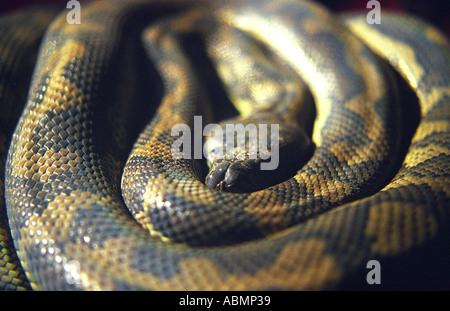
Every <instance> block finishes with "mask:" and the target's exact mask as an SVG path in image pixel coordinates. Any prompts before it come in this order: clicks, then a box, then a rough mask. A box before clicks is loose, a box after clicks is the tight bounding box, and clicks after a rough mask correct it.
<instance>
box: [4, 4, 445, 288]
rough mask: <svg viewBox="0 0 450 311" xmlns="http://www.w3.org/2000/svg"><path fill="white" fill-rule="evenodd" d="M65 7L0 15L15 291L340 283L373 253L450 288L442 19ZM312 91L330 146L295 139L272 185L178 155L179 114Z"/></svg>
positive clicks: (384, 264) (320, 133)
mask: <svg viewBox="0 0 450 311" xmlns="http://www.w3.org/2000/svg"><path fill="white" fill-rule="evenodd" d="M200 3H201V5H199V4H200ZM55 14H56V13H54V12H53V10H50V9H36V10H33V11H26V12H21V13H16V14H12V15H9V16H4V17H2V18H1V19H0V31H1V40H0V63H1V67H0V78H1V80H0V87H1V89H0V101H1V103H0V105H1V109H2V116H1V117H0V121H1V128H0V130H1V132H0V154H1V159H0V160H1V161H0V164H1V168H0V173H1V176H2V177H1V179H0V180H1V181H2V183H3V175H4V177H5V178H4V191H5V192H4V198H5V202H3V194H1V197H2V201H0V202H1V203H0V204H2V205H1V206H0V208H1V212H0V213H1V214H0V217H1V226H2V227H1V231H0V238H1V239H0V242H1V256H2V257H1V258H0V289H35V290H55V289H61V290H75V289H85V290H131V289H138V290H139V289H140V290H143V289H144V290H147V289H156V290H256V289H282V290H283V289H295V290H302V289H306V290H311V289H313V290H321V289H339V288H346V286H350V287H352V286H356V287H357V286H359V285H364V284H367V283H366V278H365V275H366V273H367V272H368V270H367V269H366V264H367V262H369V261H370V260H378V261H379V262H380V263H381V269H382V270H381V271H382V273H383V274H382V283H383V284H386V283H387V285H388V286H389V277H390V276H389V273H388V272H385V271H390V273H392V274H395V273H396V272H395V271H396V270H392V269H391V270H389V267H402V266H403V267H406V268H408V267H411V263H414V262H415V261H416V260H417V261H418V262H419V266H417V265H416V266H414V265H413V267H416V268H417V267H421V266H420V264H425V266H426V268H424V269H416V270H413V271H411V270H408V271H407V272H406V273H404V274H403V276H405V275H414V273H417V275H418V276H417V278H416V279H413V280H414V282H417V283H420V282H421V278H422V277H423V276H424V275H426V276H429V275H428V274H427V273H428V272H429V273H430V275H431V276H432V278H433V281H435V282H436V283H433V284H441V285H442V284H447V285H448V283H449V282H448V279H444V280H438V278H435V276H436V275H438V276H441V277H443V278H445V277H446V276H448V275H446V274H444V273H443V274H441V275H440V274H439V273H440V272H441V271H438V272H437V273H436V271H434V272H433V271H428V270H427V269H429V268H432V267H433V266H435V262H438V261H439V258H437V257H439V254H441V253H443V254H448V244H446V243H448V241H449V232H448V226H449V207H450V206H449V197H450V185H449V181H450V180H449V173H450V167H449V148H450V146H449V142H450V126H449V124H450V123H449V122H450V109H449V95H450V92H449V91H450V88H449V86H450V85H449V84H450V80H449V79H450V78H449V77H450V75H449V72H450V71H449V65H450V62H449V60H450V52H449V51H450V49H449V44H448V43H447V41H446V38H445V37H444V35H442V34H441V33H439V32H438V31H437V30H436V29H434V28H433V27H431V26H430V25H428V24H426V23H424V22H422V21H420V20H418V19H416V18H413V17H409V16H404V15H394V14H389V13H387V12H382V17H381V24H374V25H369V24H368V23H367V21H366V18H365V17H366V16H365V15H363V16H358V15H355V16H338V15H334V14H333V13H330V12H328V11H327V10H326V9H325V8H323V7H321V6H320V5H318V4H315V3H312V2H307V1H304V2H303V1H293V0H283V1H268V0H260V1H257V0H251V1H245V2H244V1H242V2H238V1H231V2H227V3H224V2H220V1H217V2H214V1H206V2H203V1H202V2H199V1H197V2H195V1H141V0H133V1H118V0H117V1H94V2H92V3H89V4H87V3H82V5H81V14H80V16H81V24H69V23H68V22H67V20H66V14H67V11H66V12H62V13H61V14H59V15H57V17H56V18H54V16H55ZM44 31H45V34H44ZM42 36H43V39H42V44H40V40H41V37H42ZM202 51H204V52H202ZM203 53H204V55H203ZM252 53H254V55H255V57H254V58H252ZM36 55H38V56H37V60H36V65H34V61H35V57H36ZM209 57H211V59H212V60H208V59H209ZM212 63H215V64H212ZM210 65H211V66H210ZM214 66H216V67H214ZM211 67H214V68H217V71H211V70H210V69H211ZM392 69H394V70H395V71H394V70H392ZM30 79H31V80H30ZM216 80H220V81H224V82H220V81H219V82H218V81H216ZM225 93H227V94H229V95H224V94H225ZM404 96H406V97H404ZM308 100H309V101H310V102H312V104H313V105H314V107H315V113H316V119H315V120H314V125H311V126H310V127H311V128H310V129H308V126H306V128H307V129H306V132H307V134H306V136H310V137H311V139H312V142H313V143H314V146H315V147H314V150H313V152H312V153H311V154H309V155H307V158H306V160H305V163H300V161H301V160H302V159H300V158H303V156H300V154H299V153H301V151H299V150H296V149H294V150H295V151H294V152H292V151H290V152H289V151H288V158H289V159H293V162H292V163H293V164H289V166H290V167H293V168H294V172H293V173H292V174H291V175H290V176H288V177H287V178H286V179H285V180H282V181H277V182H276V184H273V185H269V186H267V187H264V189H259V190H256V191H252V192H248V193H247V192H239V191H234V192H233V191H232V192H230V191H222V190H216V189H210V188H209V187H207V186H206V185H205V176H206V173H205V170H204V168H203V166H202V163H201V162H202V161H200V160H196V159H175V158H174V157H173V156H172V153H171V145H172V144H173V143H174V141H175V140H176V139H177V138H178V137H177V136H172V135H171V129H172V128H173V126H174V125H176V124H186V125H188V126H189V127H190V128H194V126H195V125H194V124H193V117H194V116H195V115H202V116H204V120H205V121H204V125H206V124H207V123H208V122H212V121H215V120H214V119H209V117H208V115H210V114H209V113H206V112H205V111H207V110H212V111H213V112H214V113H217V111H216V110H217V109H221V107H224V106H227V105H228V103H229V101H235V102H241V103H242V106H243V107H244V108H242V111H243V112H244V114H245V116H247V117H248V116H250V117H251V116H252V115H253V113H254V112H253V110H252V109H253V108H252V104H256V106H258V107H259V108H261V107H262V108H261V109H263V110H264V109H269V110H268V111H269V112H271V113H269V114H268V115H269V117H273V115H278V116H280V117H279V118H278V119H277V120H284V121H286V120H288V121H289V122H290V120H291V119H303V121H302V122H306V123H307V122H309V121H308V120H311V117H308V118H305V117H304V116H305V115H306V114H307V113H306V112H305V110H304V109H305V108H304V107H306V106H307V105H306V106H305V103H306V102H308ZM311 100H312V101H311ZM207 102H211V103H212V105H211V107H210V106H208V105H207V104H206V103H207ZM249 103H250V104H249ZM23 105H24V107H23V111H21V109H22V106H23ZM208 107H210V108H208ZM239 109H241V108H239ZM271 109H272V110H271ZM277 109H278V110H277ZM225 113H226V112H225ZM19 114H20V119H18V122H17V118H18V116H19ZM308 115H309V114H308ZM266 116H267V114H266ZM239 120H242V119H239ZM263 120H265V119H264V118H263ZM148 121H150V123H149V125H147V126H145V125H144V124H146V122H148ZM270 122H272V123H276V122H278V121H269V123H270ZM16 124H17V125H16ZM405 124H406V125H405ZM142 129H143V131H142V133H141V134H138V133H139V132H140V131H141V130H142ZM136 138H137V140H136ZM134 141H136V143H135V144H134ZM10 142H11V144H10ZM133 144H134V145H133ZM8 146H9V149H8ZM130 150H132V153H131V155H129V154H130ZM6 157H7V159H6ZM283 161H284V160H283ZM302 161H303V160H302ZM199 163H200V164H199ZM297 166H299V167H297ZM3 169H4V171H3ZM122 171H123V180H122ZM275 174H276V173H275V172H274V173H273V178H274V179H273V180H275ZM241 177H242V176H240V178H241ZM271 178H272V176H270V174H269V177H265V178H261V179H265V180H267V179H271ZM265 180H264V181H265ZM245 184H246V181H245V179H244V183H243V185H245ZM121 186H122V188H123V190H121ZM1 189H2V190H3V185H2V187H1ZM122 192H123V197H122ZM125 202H126V203H127V204H128V207H129V210H128V209H127V208H126V207H125ZM4 203H5V204H4ZM3 204H4V205H5V206H3ZM6 213H7V218H6ZM8 222H9V223H8ZM430 248H431V249H432V251H430ZM14 249H15V250H16V251H15V250H14ZM435 250H437V252H436V251H435ZM445 250H447V251H445ZM16 252H17V255H16ZM433 254H434V255H433ZM436 254H438V255H436ZM427 256H429V257H427ZM433 256H434V257H433ZM418 258H422V261H420V259H418ZM423 258H425V260H424V259H423ZM447 258H448V257H447ZM74 263H75V264H76V265H75V267H76V269H73V267H74ZM436 265H437V264H436ZM437 266H439V265H437ZM439 267H441V266H439ZM439 267H435V268H436V269H438V268H439ZM419 270H425V272H423V271H422V272H421V271H419ZM439 282H441V283H439ZM396 285H397V286H398V287H399V288H404V286H405V285H407V284H405V283H401V282H400V283H397V284H396ZM418 285H420V284H418ZM438 286H439V285H438Z"/></svg>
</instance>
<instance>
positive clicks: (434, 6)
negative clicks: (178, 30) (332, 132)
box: [0, 0, 450, 37]
mask: <svg viewBox="0 0 450 311" xmlns="http://www.w3.org/2000/svg"><path fill="white" fill-rule="evenodd" d="M90 1H94V0H80V2H81V4H83V2H90ZM316 1H318V2H322V3H323V4H324V5H326V6H327V7H329V8H330V9H331V10H333V11H336V12H346V11H365V12H368V11H369V9H367V8H366V5H367V2H368V0H348V1H339V0H316ZM378 1H379V2H380V5H381V14H383V10H395V11H404V12H409V13H412V14H414V15H417V16H421V17H422V18H424V19H426V20H428V21H429V22H431V23H432V24H434V25H436V26H437V27H438V28H440V29H441V30H442V31H443V32H445V33H446V34H447V36H448V37H450V6H449V3H450V1H448V0H429V1H425V0H378ZM67 2H68V1H67V0H44V1H37V0H17V1H15V0H0V14H2V13H4V12H9V11H13V10H17V9H20V8H24V7H27V6H29V5H33V4H37V3H54V4H58V5H61V9H64V8H65V6H66V3H67Z"/></svg>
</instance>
